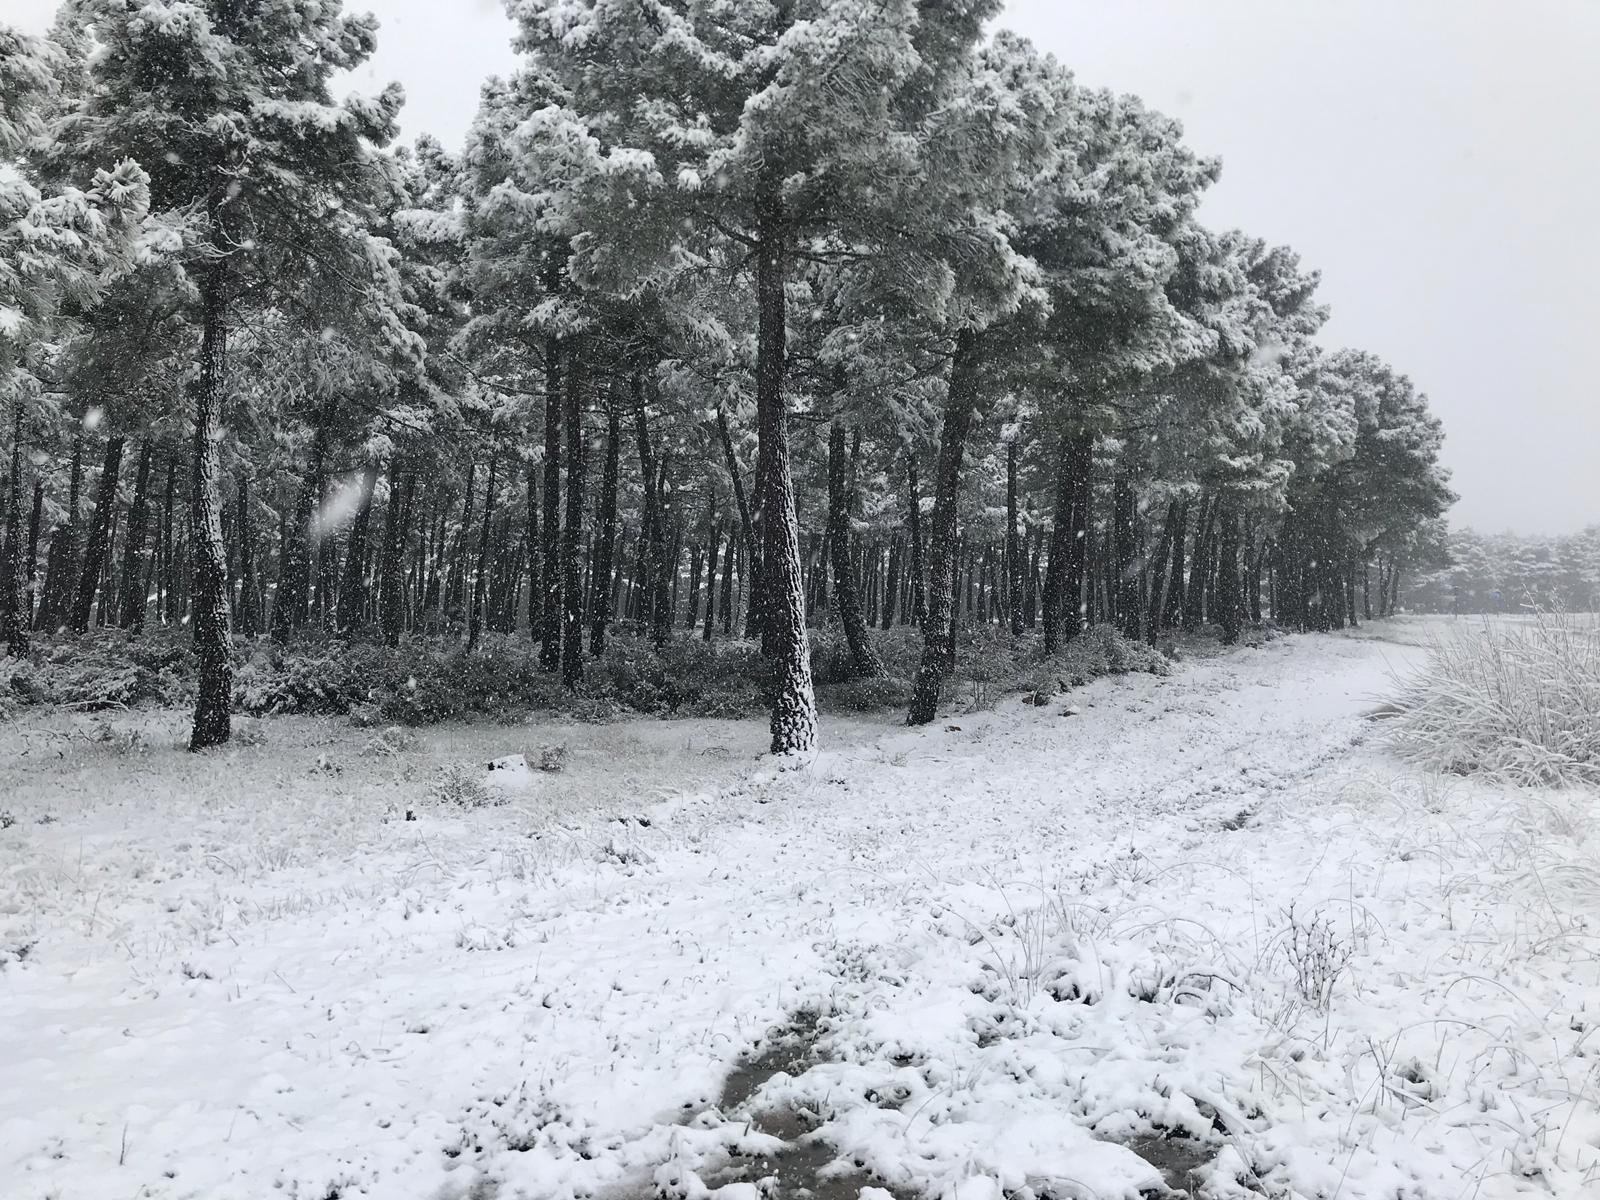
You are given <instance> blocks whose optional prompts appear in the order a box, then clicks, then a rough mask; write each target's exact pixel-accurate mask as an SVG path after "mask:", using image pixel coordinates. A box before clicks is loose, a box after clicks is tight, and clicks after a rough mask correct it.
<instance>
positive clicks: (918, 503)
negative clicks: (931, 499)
mask: <svg viewBox="0 0 1600 1200" xmlns="http://www.w3.org/2000/svg"><path fill="white" fill-rule="evenodd" d="M906 540H907V542H908V545H907V552H908V553H909V555H910V558H911V623H912V624H913V625H916V626H919V627H920V626H922V625H924V624H926V623H927V620H928V586H927V580H926V579H925V578H924V572H923V569H922V489H921V485H920V484H919V483H918V480H917V456H916V455H915V454H914V453H912V452H911V451H910V450H907V451H906Z"/></svg>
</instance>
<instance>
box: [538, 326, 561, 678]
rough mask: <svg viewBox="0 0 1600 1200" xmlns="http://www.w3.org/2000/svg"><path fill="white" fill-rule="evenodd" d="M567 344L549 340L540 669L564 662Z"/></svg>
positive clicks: (546, 377) (546, 347)
mask: <svg viewBox="0 0 1600 1200" xmlns="http://www.w3.org/2000/svg"><path fill="white" fill-rule="evenodd" d="M563 350H564V347H563V346H562V344H561V342H560V340H559V339H558V338H551V339H550V340H549V341H548V342H547V343H546V344H545V368H544V372H545V374H544V511H543V512H542V513H541V514H540V525H541V528H540V538H541V541H540V546H539V556H540V558H541V559H542V560H543V561H542V562H541V565H540V568H539V573H540V575H542V576H543V577H544V595H543V596H541V597H540V604H539V611H540V614H541V615H540V620H539V669H540V670H542V671H554V670H556V669H557V668H559V667H560V666H561V409H562V399H563V398H562V392H561V376H562V368H563V367H564V366H565V364H564V363H563V362H562V357H563Z"/></svg>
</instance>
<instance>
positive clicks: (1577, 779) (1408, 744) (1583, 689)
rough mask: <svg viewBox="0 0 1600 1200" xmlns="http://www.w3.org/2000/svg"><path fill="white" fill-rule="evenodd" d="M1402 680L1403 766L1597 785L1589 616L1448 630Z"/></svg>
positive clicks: (1595, 638) (1595, 672)
mask: <svg viewBox="0 0 1600 1200" xmlns="http://www.w3.org/2000/svg"><path fill="white" fill-rule="evenodd" d="M1428 651H1429V652H1428V659H1427V663H1426V665H1425V666H1424V667H1423V669H1422V670H1420V671H1418V672H1417V673H1416V674H1415V675H1413V676H1411V677H1409V678H1407V679H1406V680H1405V681H1404V682H1403V684H1402V686H1401V687H1400V692H1399V696H1398V697H1397V700H1396V707H1397V709H1398V711H1397V712H1396V713H1395V715H1394V720H1393V723H1392V726H1391V732H1392V734H1393V738H1394V743H1395V746H1396V748H1397V749H1398V750H1399V752H1400V753H1401V754H1402V755H1404V756H1405V757H1407V758H1409V759H1411V760H1413V761H1416V762H1419V763H1423V764H1426V765H1428V766H1431V767H1434V768H1436V769H1439V770H1444V771H1453V772H1458V773H1471V772H1482V773H1485V774H1488V775H1492V776H1494V777H1497V778H1500V779H1504V780H1507V781H1510V782H1513V783H1518V784H1527V785H1533V786H1539V785H1555V786H1571V785H1575V784H1585V785H1588V786H1591V787H1594V786H1600V624H1597V622H1596V619H1595V617H1594V615H1592V614H1570V613H1564V612H1544V613H1538V614H1534V615H1533V616H1531V617H1529V618H1526V619H1523V620H1509V621H1508V620H1503V619H1502V620H1496V619H1492V618H1490V619H1479V620H1473V621H1465V622H1454V623H1451V624H1450V625H1449V626H1448V631H1447V632H1442V633H1439V634H1437V635H1436V636H1434V637H1433V638H1432V639H1431V640H1430V643H1429V647H1428Z"/></svg>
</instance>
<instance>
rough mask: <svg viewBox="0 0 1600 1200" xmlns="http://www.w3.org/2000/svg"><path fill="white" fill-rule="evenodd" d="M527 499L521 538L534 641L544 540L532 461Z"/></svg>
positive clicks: (539, 615)
mask: <svg viewBox="0 0 1600 1200" xmlns="http://www.w3.org/2000/svg"><path fill="white" fill-rule="evenodd" d="M527 501H528V513H527V518H526V521H525V532H524V533H523V540H524V541H525V542H526V543H527V545H528V562H527V568H528V638H529V640H530V641H535V642H536V641H538V640H539V630H540V628H541V625H540V622H541V621H542V619H543V614H542V612H541V611H540V609H541V606H542V605H543V603H544V589H543V588H542V587H540V586H539V585H540V578H539V564H540V559H541V557H542V555H541V549H542V547H543V545H544V542H543V539H542V538H541V536H540V534H539V468H538V467H537V466H535V465H534V464H533V463H529V464H528V497H527Z"/></svg>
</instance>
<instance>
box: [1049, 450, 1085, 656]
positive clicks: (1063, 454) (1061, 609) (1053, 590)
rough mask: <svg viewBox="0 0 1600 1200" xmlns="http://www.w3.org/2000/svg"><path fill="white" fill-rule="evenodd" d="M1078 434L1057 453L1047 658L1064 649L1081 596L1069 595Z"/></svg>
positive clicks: (1051, 541) (1051, 540)
mask: <svg viewBox="0 0 1600 1200" xmlns="http://www.w3.org/2000/svg"><path fill="white" fill-rule="evenodd" d="M1077 437H1078V435H1077V434H1071V433H1068V434H1063V435H1062V437H1061V449H1060V451H1059V453H1058V454H1057V455H1056V495H1055V513H1054V516H1053V519H1052V521H1051V526H1050V558H1049V561H1048V562H1047V563H1046V565H1045V571H1044V595H1043V597H1042V601H1041V604H1040V607H1041V608H1042V609H1043V612H1042V613H1041V614H1040V621H1041V623H1042V624H1043V626H1044V652H1045V655H1046V656H1047V657H1048V656H1049V655H1052V654H1055V653H1056V652H1057V651H1058V650H1060V648H1061V643H1062V641H1063V638H1062V636H1061V635H1062V632H1063V629H1062V626H1063V625H1064V624H1065V623H1066V620H1065V619H1066V618H1067V617H1068V616H1069V613H1068V609H1069V608H1070V609H1071V610H1073V611H1074V612H1075V611H1076V610H1077V607H1078V598H1077V597H1076V596H1068V595H1067V575H1068V571H1067V556H1068V555H1069V554H1070V553H1071V547H1072V542H1073V538H1074V535H1075V532H1076V531H1075V529H1074V528H1073V504H1074V502H1075V501H1076V499H1077V495H1078V488H1077V480H1076V479H1075V478H1074V476H1073V471H1074V469H1075V462H1074V457H1073V446H1074V443H1075V441H1076V439H1077ZM1069 636H1070V634H1069Z"/></svg>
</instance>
